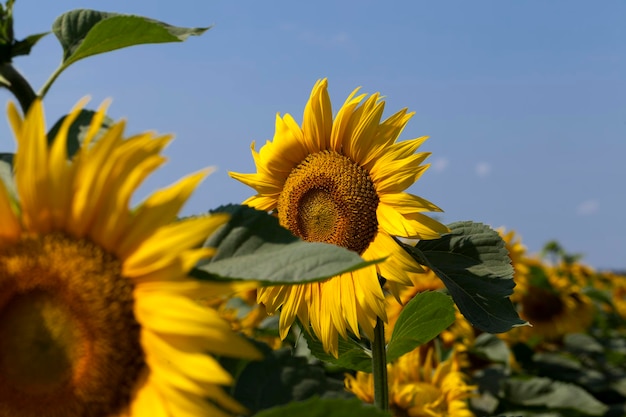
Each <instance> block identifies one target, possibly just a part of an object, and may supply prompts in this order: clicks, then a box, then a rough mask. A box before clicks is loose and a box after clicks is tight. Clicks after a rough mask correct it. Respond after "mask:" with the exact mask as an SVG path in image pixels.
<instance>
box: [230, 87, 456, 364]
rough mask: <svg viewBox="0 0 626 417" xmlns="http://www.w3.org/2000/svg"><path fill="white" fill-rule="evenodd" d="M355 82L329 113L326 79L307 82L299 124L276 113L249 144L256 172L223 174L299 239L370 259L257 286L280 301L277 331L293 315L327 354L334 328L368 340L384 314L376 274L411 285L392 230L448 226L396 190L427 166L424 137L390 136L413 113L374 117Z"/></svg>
mask: <svg viewBox="0 0 626 417" xmlns="http://www.w3.org/2000/svg"><path fill="white" fill-rule="evenodd" d="M357 91H358V89H357V90H355V91H354V92H353V93H352V94H350V96H349V97H348V98H347V100H346V102H345V103H344V105H343V106H342V107H341V109H339V112H338V113H337V114H336V115H335V117H334V118H333V114H332V109H331V103H330V98H329V95H328V92H327V81H326V80H325V79H324V80H320V81H318V82H317V83H316V84H315V86H314V87H313V91H312V93H311V97H310V99H309V101H308V103H307V105H306V107H305V110H304V117H303V123H302V128H301V127H300V126H298V124H297V123H296V122H295V121H294V119H293V118H292V117H291V116H290V115H288V114H287V115H285V116H284V117H280V115H277V116H276V132H275V135H274V140H273V141H272V142H270V141H268V142H267V143H266V144H265V145H264V146H263V147H261V149H260V151H259V152H256V151H255V144H254V142H253V143H252V146H251V148H252V156H253V157H254V162H255V164H256V168H257V172H256V173H253V174H240V173H232V172H231V173H230V175H231V176H232V177H233V178H235V179H237V180H239V181H241V182H243V183H244V184H246V185H249V186H250V187H252V188H254V189H255V190H256V191H257V194H256V195H255V196H252V197H250V198H248V199H247V200H246V201H245V202H244V204H247V205H249V206H252V207H255V208H257V209H259V210H265V211H274V212H275V213H276V214H277V216H278V219H279V220H280V223H281V225H282V226H284V227H286V228H287V229H289V230H291V232H292V233H293V234H294V235H296V236H299V237H300V238H302V239H303V240H306V241H312V242H326V243H332V244H335V245H338V246H342V247H344V248H348V249H350V250H352V251H354V252H357V253H359V254H360V255H361V256H362V257H363V258H364V259H366V260H374V259H381V258H386V261H385V262H383V263H380V264H377V265H376V266H370V267H366V268H364V269H361V270H358V271H354V272H351V273H344V274H341V275H338V276H336V277H333V278H330V279H328V280H325V281H322V282H316V283H310V284H301V285H293V286H275V287H268V288H263V289H260V290H259V296H258V301H259V302H260V303H263V304H264V305H265V306H266V308H267V310H268V312H269V313H274V312H276V311H277V310H279V309H281V307H282V310H281V316H280V333H281V337H282V338H284V337H285V336H286V334H287V332H288V330H289V328H290V327H291V325H292V324H293V322H294V320H295V318H296V317H298V318H299V319H300V321H301V322H302V323H303V325H304V326H305V327H306V328H307V329H308V328H309V324H310V325H311V327H312V329H313V332H314V333H315V334H316V335H317V337H318V338H319V339H320V340H321V341H322V343H323V345H324V348H325V349H326V351H327V352H330V353H332V354H333V355H335V356H337V343H338V335H339V334H340V335H341V336H342V337H344V338H345V337H347V334H348V331H351V332H352V333H353V334H354V335H356V336H357V337H359V336H360V332H359V327H360V329H361V330H363V332H364V333H365V334H366V335H367V336H368V337H369V338H373V332H374V326H375V323H376V319H377V317H380V318H381V319H383V320H386V313H385V297H384V294H383V291H382V289H381V285H380V281H379V275H380V276H382V277H384V278H385V279H386V280H387V281H388V282H389V283H390V286H391V288H392V290H393V291H396V292H397V290H398V285H411V280H410V278H409V276H408V275H407V272H419V271H420V270H421V268H420V266H419V265H418V264H417V263H416V262H415V261H414V260H413V259H412V258H411V257H410V256H409V255H408V254H407V253H406V252H405V251H404V250H403V249H402V248H401V247H400V246H399V245H398V244H397V243H396V242H395V241H394V239H393V237H392V236H402V237H406V238H412V239H435V238H438V237H440V235H441V234H442V233H445V232H447V231H448V229H447V228H446V227H445V226H444V225H442V224H440V223H439V222H437V221H435V220H433V219H431V218H430V217H428V216H426V215H424V214H422V212H424V211H441V210H440V209H439V207H437V206H435V205H434V204H432V203H430V202H428V201H426V200H424V199H423V198H421V197H418V196H415V195H412V194H408V193H405V192H404V190H405V189H406V188H407V187H409V186H410V185H412V184H413V183H414V182H415V181H417V179H418V178H419V177H420V176H421V175H422V174H423V173H424V171H425V170H426V169H427V168H428V165H423V164H422V163H423V162H424V160H425V159H426V158H427V157H428V155H429V154H428V153H423V152H422V153H415V152H416V150H417V149H418V147H419V146H420V145H421V144H422V143H423V142H424V140H426V137H421V138H417V139H412V140H407V141H402V142H396V141H397V138H398V136H399V135H400V133H401V132H402V130H403V129H404V127H405V125H406V124H407V122H408V121H409V119H410V118H411V117H412V116H413V113H407V111H406V109H404V110H401V111H399V112H397V113H395V114H393V115H392V116H391V117H389V118H388V119H386V120H384V121H382V122H381V117H382V114H383V109H384V105H385V102H384V101H383V100H381V98H380V96H379V94H378V93H376V94H374V95H372V96H370V97H369V98H367V99H366V95H365V94H361V95H358V96H357Z"/></svg>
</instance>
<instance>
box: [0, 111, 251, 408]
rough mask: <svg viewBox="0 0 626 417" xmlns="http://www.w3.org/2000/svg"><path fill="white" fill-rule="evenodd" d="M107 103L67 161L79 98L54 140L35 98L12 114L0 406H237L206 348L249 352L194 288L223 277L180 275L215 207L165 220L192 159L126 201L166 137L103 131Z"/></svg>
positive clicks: (184, 194)
mask: <svg viewBox="0 0 626 417" xmlns="http://www.w3.org/2000/svg"><path fill="white" fill-rule="evenodd" d="M104 111H105V108H104V107H103V108H101V109H100V110H99V111H98V112H97V113H96V115H95V116H94V118H93V120H92V123H91V125H90V126H89V128H88V130H87V135H86V142H85V145H84V146H83V147H82V148H81V149H80V150H79V151H78V153H77V154H76V155H75V156H74V157H73V159H72V160H71V161H68V155H67V152H66V149H67V135H68V130H69V127H70V125H71V123H72V122H73V121H74V120H75V119H76V117H77V116H78V114H79V112H80V106H78V107H76V108H75V109H74V110H73V111H72V112H71V113H70V114H69V116H68V117H66V119H65V121H64V122H63V124H62V126H61V128H60V130H59V132H58V134H57V136H56V138H55V139H54V141H53V143H52V144H51V145H50V146H48V142H47V138H46V129H45V123H44V114H43V107H42V104H41V102H40V101H35V102H34V103H33V104H32V106H31V108H30V110H29V112H28V114H27V115H26V117H25V118H22V116H21V115H20V114H19V113H18V112H17V110H16V109H15V107H14V106H12V105H11V106H10V107H9V118H10V121H11V124H12V126H13V130H14V132H15V137H16V140H17V153H16V155H15V172H14V174H15V184H16V190H17V195H16V196H13V195H11V194H9V192H8V191H7V187H6V186H5V185H4V183H2V182H1V181H0V218H1V219H2V228H0V415H1V416H3V417H13V416H20V417H35V416H42V415H45V416H59V417H61V416H63V417H82V416H93V417H108V416H140V415H141V416H143V415H159V416H174V415H175V416H196V415H206V414H211V415H222V416H224V415H227V413H228V412H231V411H232V412H243V411H245V410H244V409H243V407H241V406H240V405H239V404H237V403H236V402H235V401H234V400H232V399H231V398H230V397H228V395H226V393H224V392H223V391H222V389H221V388H220V387H219V385H224V384H229V383H230V382H231V381H232V378H231V376H230V375H229V374H228V373H226V372H225V371H224V370H223V369H222V368H221V367H220V366H219V365H218V363H217V362H216V361H215V359H213V358H212V357H211V356H209V355H208V354H207V353H206V352H215V353H219V354H226V355H235V356H244V357H254V356H256V354H257V353H256V352H255V350H254V349H253V348H252V347H250V346H249V345H248V344H246V343H245V342H244V341H243V340H241V339H240V338H238V337H237V336H236V335H235V334H233V333H232V332H231V331H230V329H229V327H228V325H227V324H226V323H224V322H223V321H222V320H220V318H219V317H218V315H217V313H216V312H215V311H213V310H210V309H206V308H202V307H200V306H199V305H198V304H197V303H196V302H195V301H193V300H192V299H191V298H190V296H192V295H197V296H200V295H202V294H205V295H208V294H212V293H216V292H221V291H223V290H225V289H226V288H224V287H217V286H215V285H213V284H210V283H200V282H197V281H193V280H191V279H190V278H188V277H187V272H188V271H189V270H190V269H191V267H193V266H194V265H195V264H196V262H198V261H199V260H200V259H203V258H206V257H209V256H211V254H212V252H213V251H212V250H211V249H208V248H199V246H200V244H201V243H202V241H203V240H204V239H205V238H206V236H208V235H210V234H211V233H212V232H213V231H214V230H215V229H216V228H217V227H219V226H220V225H222V224H223V223H224V222H225V221H226V220H227V218H226V217H224V216H222V215H216V216H210V217H198V218H192V219H187V220H183V221H178V222H174V223H172V222H173V221H174V220H175V218H176V214H177V213H178V211H179V209H180V207H181V206H182V205H183V204H184V202H185V201H186V200H187V198H188V197H189V195H190V194H191V193H192V191H193V190H194V188H195V187H196V185H197V184H198V183H199V182H200V180H201V179H202V178H203V177H204V176H205V175H206V172H200V173H197V174H194V175H191V176H189V177H187V178H185V179H183V180H181V181H180V182H179V183H177V184H175V185H173V186H171V187H169V188H166V189H164V190H160V191H158V192H156V193H154V194H152V195H151V196H150V197H148V198H147V199H146V200H145V201H144V202H143V203H142V204H140V205H139V206H138V207H136V208H134V209H132V210H131V209H130V207H129V201H130V199H131V196H132V194H133V192H134V191H135V189H136V188H137V187H138V186H139V184H140V183H141V182H142V181H143V179H145V178H146V177H147V176H148V175H149V174H150V173H151V172H152V171H154V170H155V169H156V168H157V167H158V166H159V165H160V164H162V163H163V162H164V158H163V157H162V156H161V155H160V152H161V150H162V149H163V148H164V147H165V145H166V144H167V143H168V142H169V140H170V139H171V138H170V137H169V136H154V135H152V134H140V135H137V136H134V137H131V138H124V137H123V130H124V123H118V124H115V125H114V126H112V127H111V128H110V129H109V130H107V131H106V133H104V134H103V135H102V137H100V138H99V139H98V140H97V141H95V136H96V133H98V132H99V131H100V128H101V122H102V120H103V118H104Z"/></svg>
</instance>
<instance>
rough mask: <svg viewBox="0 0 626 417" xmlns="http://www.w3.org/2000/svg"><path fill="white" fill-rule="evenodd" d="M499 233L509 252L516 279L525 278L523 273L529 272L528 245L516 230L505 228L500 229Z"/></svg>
mask: <svg viewBox="0 0 626 417" xmlns="http://www.w3.org/2000/svg"><path fill="white" fill-rule="evenodd" d="M498 233H500V236H501V237H502V239H503V240H504V243H505V247H506V250H507V251H508V252H509V257H510V258H511V264H512V265H513V269H514V271H515V279H516V280H517V279H523V278H522V277H521V275H526V274H528V271H529V269H528V265H527V264H526V263H527V258H526V246H524V245H523V244H522V239H521V238H520V237H519V235H517V234H516V233H515V231H514V230H509V231H508V232H507V231H505V230H504V229H503V228H500V229H498Z"/></svg>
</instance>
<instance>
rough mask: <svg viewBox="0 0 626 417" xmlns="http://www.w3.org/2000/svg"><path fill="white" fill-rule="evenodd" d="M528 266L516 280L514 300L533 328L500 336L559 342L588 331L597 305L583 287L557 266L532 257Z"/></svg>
mask: <svg viewBox="0 0 626 417" xmlns="http://www.w3.org/2000/svg"><path fill="white" fill-rule="evenodd" d="M527 265H528V267H529V273H528V275H526V276H523V279H521V280H516V283H517V285H516V287H515V290H514V293H513V295H512V296H511V301H513V302H514V303H516V304H517V306H518V311H519V315H520V317H521V318H522V319H524V320H527V321H528V322H529V323H530V324H531V325H532V327H531V326H522V327H518V328H514V329H512V330H511V331H509V332H507V333H504V334H502V335H501V337H502V338H504V339H507V340H509V341H511V342H515V341H529V340H533V339H534V340H537V341H541V340H547V341H556V340H559V339H561V338H562V337H563V336H564V335H566V334H568V333H578V332H584V331H586V330H587V329H588V328H589V326H590V325H591V323H592V321H593V316H594V313H595V306H594V304H593V302H592V300H591V299H590V298H589V297H588V296H587V295H586V294H584V292H583V291H582V288H581V287H580V286H579V285H577V284H576V283H573V282H572V281H571V280H570V279H569V277H568V276H566V275H564V274H562V272H561V271H559V269H558V268H555V267H551V266H545V265H543V264H542V263H541V262H539V261H532V260H529V261H528V262H527Z"/></svg>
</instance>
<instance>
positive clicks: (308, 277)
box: [191, 205, 378, 285]
mask: <svg viewBox="0 0 626 417" xmlns="http://www.w3.org/2000/svg"><path fill="white" fill-rule="evenodd" d="M213 212H214V213H229V214H230V215H231V219H230V221H229V222H228V223H227V224H226V225H224V226H223V227H222V228H220V229H219V230H218V231H217V232H216V233H214V234H213V235H212V236H210V237H209V238H208V239H207V241H206V242H205V246H208V247H214V248H216V249H217V251H216V253H215V256H214V257H213V258H211V259H209V260H207V261H206V262H204V263H203V264H201V265H200V266H198V267H197V268H195V269H194V270H193V271H192V273H191V274H192V275H193V276H195V277H196V278H199V279H213V280H215V279H225V280H255V281H260V282H261V283H262V284H264V285H282V284H297V283H303V282H311V281H320V280H323V279H327V278H331V277H334V276H336V275H338V274H340V273H344V272H349V271H354V270H356V269H359V268H363V267H365V266H368V265H372V264H374V263H376V262H378V261H373V262H366V261H364V260H363V259H362V258H361V257H360V256H359V255H358V254H357V253H356V252H352V251H350V250H347V249H344V248H341V247H339V246H335V245H331V244H327V243H319V242H304V241H302V240H300V239H298V238H297V237H295V236H294V235H292V234H291V232H290V231H289V230H287V229H285V228H283V227H281V226H280V225H279V223H278V219H277V218H276V217H274V216H271V215H269V214H267V213H266V212H264V211H259V210H255V209H253V208H250V207H248V206H239V205H229V206H224V207H220V208H218V209H216V210H214V211H213Z"/></svg>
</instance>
